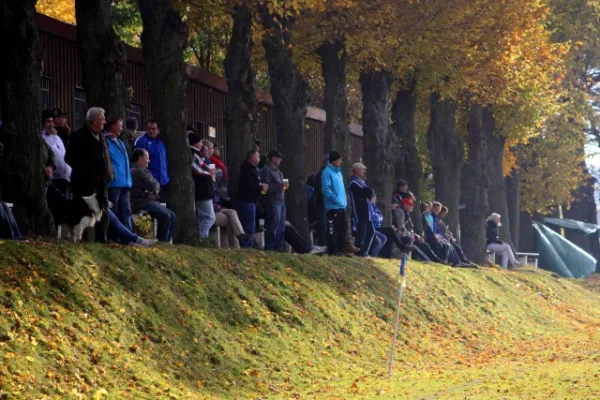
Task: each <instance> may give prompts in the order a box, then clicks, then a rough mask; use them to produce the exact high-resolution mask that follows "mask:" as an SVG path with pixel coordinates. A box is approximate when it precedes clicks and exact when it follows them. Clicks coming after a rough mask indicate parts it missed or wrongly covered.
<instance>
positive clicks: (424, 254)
mask: <svg viewBox="0 0 600 400" xmlns="http://www.w3.org/2000/svg"><path fill="white" fill-rule="evenodd" d="M413 246H415V247H416V248H417V249H419V251H414V250H413V252H412V256H413V258H414V259H416V260H423V261H433V262H436V263H439V262H443V261H442V260H440V258H439V257H438V256H437V254H435V252H434V251H433V250H432V249H431V246H429V245H428V244H427V243H426V242H420V241H416V240H415V242H414V243H413Z"/></svg>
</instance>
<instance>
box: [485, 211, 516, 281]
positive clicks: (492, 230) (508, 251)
mask: <svg viewBox="0 0 600 400" xmlns="http://www.w3.org/2000/svg"><path fill="white" fill-rule="evenodd" d="M500 219H501V217H500V214H496V213H493V214H491V215H490V216H489V217H488V218H487V226H486V236H487V249H488V251H491V252H492V253H496V254H498V255H499V256H500V257H501V260H502V261H501V265H502V268H504V269H508V262H509V261H510V263H511V264H512V266H513V267H520V266H521V265H522V264H521V263H520V262H519V261H517V259H516V258H515V254H514V253H513V251H512V248H511V247H510V244H508V243H504V242H503V241H501V240H500V227H501V226H502V224H501V223H500Z"/></svg>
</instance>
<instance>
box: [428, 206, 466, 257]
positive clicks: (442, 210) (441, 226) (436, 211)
mask: <svg viewBox="0 0 600 400" xmlns="http://www.w3.org/2000/svg"><path fill="white" fill-rule="evenodd" d="M431 214H432V218H433V225H434V227H435V231H434V232H435V233H436V234H437V235H440V236H441V237H442V239H443V240H445V241H446V242H448V243H449V244H450V245H451V246H452V248H453V249H454V251H455V252H456V255H457V256H458V259H459V260H460V262H461V263H462V265H461V266H463V267H470V268H478V267H477V265H475V264H474V263H472V262H471V261H470V260H469V259H468V258H467V256H466V255H465V253H464V252H463V249H462V248H461V247H460V246H459V244H458V242H457V241H456V240H455V239H454V236H453V235H452V232H451V231H450V230H449V229H448V228H447V227H446V224H445V223H444V221H443V219H444V218H446V216H447V215H448V208H447V207H444V206H443V205H442V204H441V203H439V202H435V203H434V204H433V207H432V209H431Z"/></svg>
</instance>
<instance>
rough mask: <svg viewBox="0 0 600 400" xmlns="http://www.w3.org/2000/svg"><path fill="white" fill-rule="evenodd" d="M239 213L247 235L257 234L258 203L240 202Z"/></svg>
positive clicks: (238, 204) (238, 205)
mask: <svg viewBox="0 0 600 400" xmlns="http://www.w3.org/2000/svg"><path fill="white" fill-rule="evenodd" d="M237 213H238V217H239V219H240V222H241V223H242V227H243V228H244V232H246V234H247V235H254V234H255V233H256V203H247V202H245V201H238V203H237Z"/></svg>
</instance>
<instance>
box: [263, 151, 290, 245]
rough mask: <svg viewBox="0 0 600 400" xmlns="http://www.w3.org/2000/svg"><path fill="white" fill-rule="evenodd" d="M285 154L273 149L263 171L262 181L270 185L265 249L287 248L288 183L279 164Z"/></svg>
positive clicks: (266, 211)
mask: <svg viewBox="0 0 600 400" xmlns="http://www.w3.org/2000/svg"><path fill="white" fill-rule="evenodd" d="M282 159H283V155H282V154H281V153H280V152H279V151H277V150H271V151H270V152H269V154H268V155H267V165H266V166H265V168H263V169H262V171H261V181H262V182H264V183H266V184H267V185H268V188H267V197H266V201H265V213H266V218H265V220H266V221H265V250H275V251H284V249H285V240H284V235H285V195H284V190H287V188H288V183H287V182H284V180H283V173H282V172H281V171H280V170H279V165H280V164H281V160H282Z"/></svg>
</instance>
